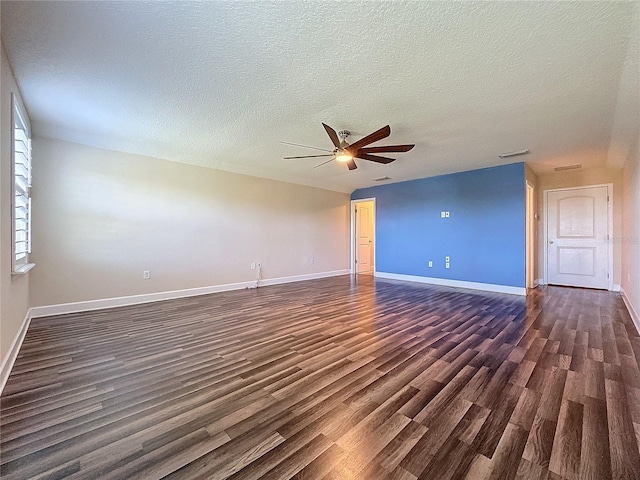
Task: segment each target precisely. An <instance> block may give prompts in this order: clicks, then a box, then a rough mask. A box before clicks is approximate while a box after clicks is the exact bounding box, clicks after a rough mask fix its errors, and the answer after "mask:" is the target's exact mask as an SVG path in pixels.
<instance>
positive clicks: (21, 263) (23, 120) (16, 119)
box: [11, 92, 35, 275]
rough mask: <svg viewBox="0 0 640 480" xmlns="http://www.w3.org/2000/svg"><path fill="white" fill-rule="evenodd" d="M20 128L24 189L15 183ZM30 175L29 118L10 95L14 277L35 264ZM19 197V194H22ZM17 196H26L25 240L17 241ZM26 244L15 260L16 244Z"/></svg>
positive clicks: (12, 264)
mask: <svg viewBox="0 0 640 480" xmlns="http://www.w3.org/2000/svg"><path fill="white" fill-rule="evenodd" d="M18 123H19V124H21V125H22V127H24V128H22V127H17V126H16V125H18ZM18 128H20V129H21V130H23V131H24V134H25V136H26V140H27V145H26V147H27V157H28V158H27V165H26V168H27V182H26V189H22V188H20V189H19V188H18V186H17V185H18V182H17V178H16V177H17V169H18V162H17V152H18V150H17V148H16V141H19V139H18V138H17V135H16V133H17V132H16V130H18ZM19 163H20V165H24V163H23V162H19ZM31 173H32V155H31V124H30V122H29V117H28V116H27V114H26V109H25V108H24V105H23V104H22V102H21V101H20V98H19V97H18V96H17V95H16V94H15V93H13V92H12V93H11V273H12V274H14V275H20V274H24V273H27V272H28V271H29V270H31V269H32V268H33V267H34V266H35V264H33V263H29V255H30V254H31V238H32V229H31V181H32V177H31ZM23 190H24V192H23V193H21V194H20V195H19V194H18V193H19V192H22V191H23ZM18 196H23V197H24V196H26V203H27V205H26V209H27V215H26V226H25V227H26V235H25V236H26V239H25V240H18V231H17V228H16V227H17V225H16V223H17V222H16V221H17V219H18V216H17V215H16V210H17V208H18V205H17V197H18ZM24 242H26V251H25V252H24V256H21V257H20V258H17V255H18V254H17V250H18V249H17V244H18V243H24Z"/></svg>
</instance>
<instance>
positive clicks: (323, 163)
mask: <svg viewBox="0 0 640 480" xmlns="http://www.w3.org/2000/svg"><path fill="white" fill-rule="evenodd" d="M329 162H333V158H331V159H329V160H327V161H326V162H322V163H321V164H320V165H316V166H315V167H313V168H318V167H321V166H322V165H326V164H327V163H329Z"/></svg>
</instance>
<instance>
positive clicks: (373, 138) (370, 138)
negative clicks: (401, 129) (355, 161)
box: [349, 125, 391, 152]
mask: <svg viewBox="0 0 640 480" xmlns="http://www.w3.org/2000/svg"><path fill="white" fill-rule="evenodd" d="M389 135H391V127H390V126H389V125H387V126H385V127H382V128H381V129H380V130H376V131H375V132H373V133H371V134H369V135H367V136H366V137H364V138H361V139H360V140H358V141H357V142H354V143H352V144H351V145H349V150H350V151H352V152H355V151H357V150H359V149H361V148H362V147H364V146H366V145H369V144H370V143H373V142H377V141H378V140H382V139H383V138H387V137H388V136H389Z"/></svg>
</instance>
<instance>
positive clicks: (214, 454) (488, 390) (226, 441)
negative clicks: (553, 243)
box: [0, 276, 640, 480]
mask: <svg viewBox="0 0 640 480" xmlns="http://www.w3.org/2000/svg"><path fill="white" fill-rule="evenodd" d="M638 359H640V337H639V336H638V333H637V332H636V330H635V328H634V326H633V323H632V321H631V319H630V317H629V314H628V312H627V311H626V309H625V307H624V304H623V303H622V301H621V299H620V296H619V295H617V294H614V293H611V292H603V291H594V290H583V289H571V288H562V287H547V288H541V289H538V290H535V291H533V292H532V293H531V294H530V295H529V296H528V297H527V298H526V299H525V298H524V297H517V296H511V295H499V294H487V293H474V292H472V291H468V290H454V289H448V288H443V287H432V286H427V285H420V284H410V283H401V282H393V281H385V280H379V279H375V278H373V277H371V276H360V277H351V276H343V277H334V278H330V279H322V280H313V281H309V282H300V283H295V284H289V285H279V286H272V287H264V288H260V289H258V290H244V291H234V292H226V293H220V294H214V295H207V296H201V297H193V298H188V299H180V300H170V301H165V302H159V303H153V304H146V305H139V306H132V307H123V308H117V309H110V310H102V311H94V312H86V313H76V314H70V315H61V316H56V317H50V318H43V319H35V320H33V322H32V323H31V327H30V328H29V331H28V333H27V337H26V339H25V342H24V345H23V347H22V350H21V352H20V355H19V357H18V360H17V361H16V364H15V367H14V369H13V372H12V374H11V376H10V378H9V381H8V383H7V386H6V388H5V390H4V392H3V394H2V397H1V398H0V406H1V413H0V428H1V430H0V432H1V458H0V464H1V466H0V473H1V475H2V478H3V479H6V480H14V479H27V478H29V479H44V478H48V479H54V478H100V479H134V478H145V479H147V478H149V479H155V478H172V479H199V478H203V479H222V478H233V479H258V478H266V479H287V478H298V479H343V480H344V479H347V480H348V479H366V480H380V479H395V480H415V479H437V480H446V479H469V480H481V479H500V480H509V479H540V480H543V479H548V480H559V479H570V480H578V479H579V480H587V479H594V480H608V479H616V480H617V479H640V454H639V452H638V443H639V441H638V440H639V438H640V370H639V368H638Z"/></svg>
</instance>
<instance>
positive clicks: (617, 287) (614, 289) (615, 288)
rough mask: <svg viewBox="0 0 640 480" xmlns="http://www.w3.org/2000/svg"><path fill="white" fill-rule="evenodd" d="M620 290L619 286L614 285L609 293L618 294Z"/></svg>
mask: <svg viewBox="0 0 640 480" xmlns="http://www.w3.org/2000/svg"><path fill="white" fill-rule="evenodd" d="M620 289H621V287H620V285H618V284H616V283H614V284H613V286H612V287H611V291H612V292H619V291H620Z"/></svg>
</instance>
